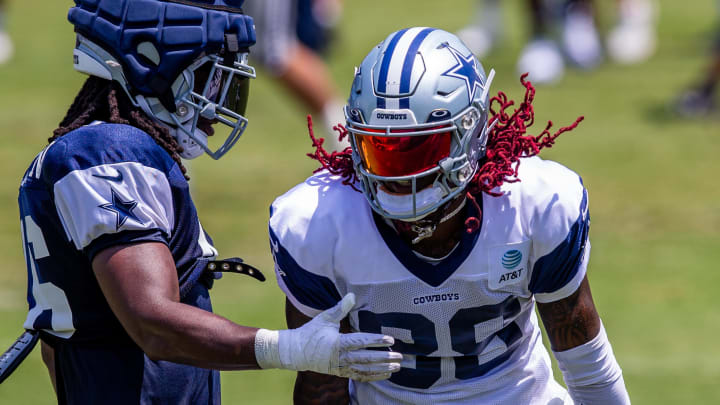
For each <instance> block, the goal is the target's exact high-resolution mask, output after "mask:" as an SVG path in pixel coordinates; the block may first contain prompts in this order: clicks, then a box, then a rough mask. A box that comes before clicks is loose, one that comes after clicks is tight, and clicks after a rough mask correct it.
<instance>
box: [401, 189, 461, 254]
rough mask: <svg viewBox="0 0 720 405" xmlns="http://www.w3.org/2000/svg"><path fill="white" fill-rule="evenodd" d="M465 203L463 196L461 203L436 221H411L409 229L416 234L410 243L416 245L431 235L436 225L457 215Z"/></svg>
mask: <svg viewBox="0 0 720 405" xmlns="http://www.w3.org/2000/svg"><path fill="white" fill-rule="evenodd" d="M466 203H467V198H464V199H463V201H462V203H461V204H460V205H458V206H457V208H455V209H454V210H452V212H450V213H448V214H446V215H445V216H443V217H442V218H440V220H439V221H437V222H436V221H433V220H431V219H421V220H419V221H416V222H413V223H412V224H411V225H410V230H411V231H413V232H415V233H416V234H417V236H416V237H415V238H414V239H413V240H412V244H413V245H417V244H418V243H419V242H420V241H422V240H424V239H427V238H429V237H431V236H432V235H433V233H434V232H435V230H436V229H437V226H438V225H440V224H442V223H443V222H447V221H448V220H450V218H452V217H454V216H455V215H457V214H458V213H459V212H460V211H462V209H463V208H465V204H466ZM393 226H394V225H393Z"/></svg>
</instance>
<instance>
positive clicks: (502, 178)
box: [307, 73, 585, 233]
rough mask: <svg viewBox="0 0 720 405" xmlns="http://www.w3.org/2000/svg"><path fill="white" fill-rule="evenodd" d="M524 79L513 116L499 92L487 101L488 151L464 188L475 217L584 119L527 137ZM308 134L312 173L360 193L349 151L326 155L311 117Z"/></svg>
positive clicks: (529, 96)
mask: <svg viewBox="0 0 720 405" xmlns="http://www.w3.org/2000/svg"><path fill="white" fill-rule="evenodd" d="M526 79H527V73H526V74H524V75H522V76H521V77H520V83H521V84H522V85H523V86H524V87H525V97H524V99H523V102H522V103H520V106H518V108H516V109H515V110H514V111H513V112H512V114H508V112H507V110H508V109H509V108H510V107H512V106H513V105H515V102H514V101H513V100H509V99H508V97H507V95H506V94H505V93H503V92H502V91H500V92H498V94H497V96H495V97H492V98H491V99H490V119H489V123H493V122H495V126H493V128H492V129H491V130H490V132H489V133H488V141H487V150H486V153H485V157H484V158H483V161H482V166H481V167H480V168H479V169H478V171H477V173H475V176H474V177H473V178H472V180H471V181H470V182H469V183H468V186H467V197H468V199H470V201H471V202H472V203H473V204H474V205H475V208H476V209H477V210H478V213H480V212H481V211H480V207H479V205H478V204H477V200H476V199H477V198H478V197H479V196H480V194H481V193H486V194H488V195H491V196H494V197H498V196H501V195H502V192H500V191H493V190H495V189H496V188H497V187H499V186H501V185H502V184H503V183H514V182H518V181H520V179H519V178H518V177H517V174H518V168H519V166H520V158H524V157H531V156H535V155H537V154H539V153H540V150H542V149H544V148H550V147H552V146H553V144H554V143H555V139H557V137H558V136H560V135H561V134H562V133H564V132H567V131H570V130H572V129H575V127H577V126H578V124H579V123H580V122H581V121H582V120H583V119H585V117H583V116H580V117H578V118H577V119H576V120H575V122H573V123H572V124H570V125H569V126H566V127H562V128H560V129H558V130H557V131H555V133H552V134H551V133H550V128H552V126H553V123H552V121H548V123H547V125H546V126H545V129H543V130H542V132H540V134H539V135H537V136H533V135H526V133H527V129H528V128H529V127H530V126H532V124H533V123H534V122H535V109H534V107H533V105H532V102H533V100H534V99H535V87H534V86H533V85H532V83H531V82H530V81H528V80H526ZM496 103H497V104H498V106H497V110H496V109H495V107H494V106H495V104H496ZM333 129H334V130H335V131H337V132H338V133H339V139H340V140H342V139H343V138H345V137H346V136H348V130H347V128H345V126H343V125H341V124H339V125H337V126H335V127H333ZM308 130H309V132H310V139H312V142H313V147H314V148H315V151H314V152H313V153H308V154H307V155H308V156H309V157H310V158H311V159H314V160H317V161H318V162H320V165H321V167H320V168H318V169H316V170H315V171H314V172H313V173H316V172H318V171H320V170H327V171H329V172H330V173H331V174H334V175H338V176H340V177H342V178H343V184H345V185H349V186H351V187H352V188H354V189H355V190H357V191H360V190H358V189H357V188H356V187H355V185H354V183H355V182H356V181H357V180H358V178H357V174H356V173H355V168H354V167H353V162H352V151H351V149H350V148H349V147H348V148H345V150H343V151H341V152H332V153H328V152H327V151H326V150H325V149H324V148H323V147H322V144H323V141H324V139H323V138H316V137H315V134H314V131H313V126H312V117H310V116H308ZM478 216H480V215H478ZM465 226H466V228H467V231H468V232H469V233H471V232H474V231H476V230H477V229H478V228H479V227H480V219H479V218H472V217H471V218H468V219H467V221H466V222H465Z"/></svg>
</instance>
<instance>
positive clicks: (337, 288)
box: [270, 172, 372, 316]
mask: <svg viewBox="0 0 720 405" xmlns="http://www.w3.org/2000/svg"><path fill="white" fill-rule="evenodd" d="M369 210H370V207H369V206H368V204H367V202H366V201H365V197H364V196H363V194H362V193H359V192H357V191H355V190H353V189H352V188H351V187H349V186H347V185H344V184H342V180H341V179H340V178H338V177H336V176H332V175H330V174H328V173H327V172H321V173H318V174H316V175H314V176H312V177H310V178H308V179H307V180H306V181H305V182H303V183H301V184H299V185H297V186H295V187H294V188H292V189H291V190H290V191H288V192H287V193H285V194H284V195H282V196H280V197H278V198H277V199H276V200H275V201H274V202H273V204H272V207H271V216H270V232H271V235H270V236H271V240H270V243H271V245H272V251H273V256H274V258H275V264H276V272H277V276H278V282H279V285H280V287H281V288H282V289H283V291H284V292H285V293H286V295H287V296H288V297H289V298H290V300H291V301H292V302H293V304H295V306H296V307H297V308H298V309H299V310H301V311H302V312H303V313H305V314H306V315H309V316H313V315H316V314H317V313H319V312H320V310H322V309H323V308H325V307H328V308H329V306H328V305H330V304H331V303H332V301H334V299H335V298H338V297H337V294H343V293H344V291H343V286H342V277H343V276H342V275H340V274H337V273H336V269H337V266H336V263H335V262H334V261H335V260H336V259H337V258H339V257H338V255H337V254H336V253H337V252H336V251H335V250H336V248H337V246H338V244H339V243H341V242H342V240H343V239H345V238H348V235H346V234H345V233H351V232H352V231H353V229H356V228H354V227H355V225H354V223H355V222H357V221H365V222H367V221H372V215H371V214H370V213H369ZM291 273H292V274H291ZM293 287H296V288H293ZM328 290H329V291H328ZM293 292H295V294H294V293H293ZM302 293H304V294H307V296H306V297H305V298H306V299H303V297H299V296H298V294H302ZM313 295H314V296H313ZM311 296H312V297H311ZM309 304H313V305H309Z"/></svg>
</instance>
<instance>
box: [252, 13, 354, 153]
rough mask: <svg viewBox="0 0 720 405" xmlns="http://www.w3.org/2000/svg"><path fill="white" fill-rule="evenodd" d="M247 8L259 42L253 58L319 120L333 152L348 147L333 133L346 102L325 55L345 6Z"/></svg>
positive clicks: (329, 147) (341, 120) (340, 121)
mask: <svg viewBox="0 0 720 405" xmlns="http://www.w3.org/2000/svg"><path fill="white" fill-rule="evenodd" d="M245 8H246V9H247V12H248V14H250V15H252V16H253V17H254V18H255V26H256V29H257V36H258V38H259V39H260V40H259V41H258V44H259V45H258V46H257V49H255V50H254V53H253V55H252V56H251V57H254V58H255V59H256V61H257V62H259V63H260V64H262V65H263V66H264V67H265V68H266V69H267V70H268V73H269V74H270V75H272V76H273V77H275V78H277V79H278V80H279V81H280V82H281V83H282V84H283V85H284V86H285V87H286V88H287V89H288V90H290V92H291V93H292V94H293V96H294V97H296V98H297V99H299V100H300V102H302V103H303V104H304V105H306V106H308V107H309V109H310V111H309V112H311V113H313V114H319V115H320V117H321V119H322V123H323V124H324V125H323V127H324V129H325V139H326V140H325V146H327V148H328V150H331V149H332V150H342V149H344V148H345V147H346V146H349V144H347V143H346V142H344V143H340V141H338V139H337V135H336V133H335V131H333V130H332V127H333V126H334V125H337V124H339V123H342V122H344V120H345V117H344V115H343V105H344V102H343V101H342V98H341V97H340V96H339V92H338V90H337V87H336V85H335V83H334V82H333V80H332V75H331V74H330V72H329V69H328V67H327V65H326V64H325V61H324V60H323V57H322V54H321V53H322V52H324V51H325V50H326V48H327V46H328V44H329V38H330V29H331V27H332V26H334V24H335V23H336V22H337V21H338V19H339V16H340V12H341V8H342V4H341V2H340V0H249V1H248V2H247V3H246V7H245Z"/></svg>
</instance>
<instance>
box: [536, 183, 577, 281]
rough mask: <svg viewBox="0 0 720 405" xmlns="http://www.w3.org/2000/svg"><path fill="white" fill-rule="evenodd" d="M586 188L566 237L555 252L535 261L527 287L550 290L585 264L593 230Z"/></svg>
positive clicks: (571, 276) (570, 278) (567, 279)
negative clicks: (586, 250)
mask: <svg viewBox="0 0 720 405" xmlns="http://www.w3.org/2000/svg"><path fill="white" fill-rule="evenodd" d="M586 210H587V190H583V198H582V202H581V203H580V215H579V217H578V219H577V221H575V224H573V226H572V227H571V228H570V231H569V232H568V234H567V237H566V238H565V240H563V241H562V243H560V245H558V246H557V247H556V248H555V249H554V250H553V251H552V252H550V253H549V254H547V255H545V256H543V257H541V258H540V259H538V261H537V262H535V266H534V267H533V272H532V277H531V278H530V284H529V285H528V289H529V290H530V291H531V292H532V293H533V294H538V293H551V292H554V291H557V290H559V289H561V288H562V287H564V286H565V285H566V284H567V283H568V282H570V280H572V279H573V277H575V275H576V274H577V272H578V269H579V268H580V265H581V264H582V260H583V252H584V251H585V244H586V243H587V239H588V232H589V230H590V215H588V214H587V213H586Z"/></svg>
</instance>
